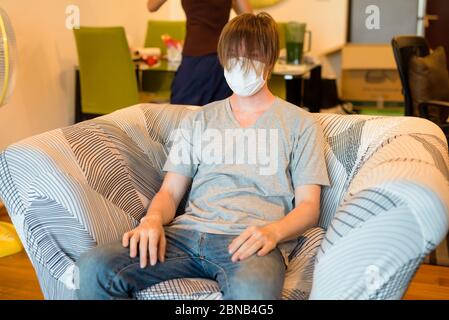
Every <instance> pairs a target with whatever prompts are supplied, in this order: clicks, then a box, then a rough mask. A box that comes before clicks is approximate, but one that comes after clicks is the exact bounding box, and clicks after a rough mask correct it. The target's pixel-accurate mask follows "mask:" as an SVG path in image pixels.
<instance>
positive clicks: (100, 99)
mask: <svg viewBox="0 0 449 320" xmlns="http://www.w3.org/2000/svg"><path fill="white" fill-rule="evenodd" d="M74 33H75V40H76V45H77V49H78V59H79V77H80V79H79V80H80V88H79V89H81V97H80V98H81V99H78V100H81V101H80V102H78V103H77V108H76V109H77V111H76V122H79V121H83V120H86V119H89V118H92V117H95V116H98V115H104V114H108V113H111V112H113V111H116V110H118V109H121V108H123V107H128V106H131V105H134V104H137V103H139V92H138V85H137V77H136V71H135V67H134V64H133V62H132V59H131V55H130V51H129V47H128V42H127V40H126V36H125V30H124V28H122V27H112V28H90V27H89V28H86V27H82V28H80V29H75V30H74ZM77 91H79V90H77ZM78 95H79V94H78Z"/></svg>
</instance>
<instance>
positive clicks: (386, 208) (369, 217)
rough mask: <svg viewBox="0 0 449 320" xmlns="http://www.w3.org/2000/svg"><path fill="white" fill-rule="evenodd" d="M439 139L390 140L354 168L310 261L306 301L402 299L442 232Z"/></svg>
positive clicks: (446, 193) (443, 159) (444, 161)
mask: <svg viewBox="0 0 449 320" xmlns="http://www.w3.org/2000/svg"><path fill="white" fill-rule="evenodd" d="M413 121H416V122H421V121H422V119H416V120H413ZM423 124H424V125H425V123H424V121H423ZM429 128H430V127H429ZM411 132H413V131H411ZM440 137H441V135H440V134H438V132H437V131H435V135H432V134H429V133H427V132H424V131H423V133H408V134H407V133H404V134H401V135H395V136H394V137H391V138H388V140H386V141H385V140H384V142H383V143H382V145H381V147H379V148H377V151H376V152H375V153H374V154H373V155H372V156H371V157H370V158H369V159H367V160H366V162H364V163H363V164H362V165H361V168H360V170H359V172H358V173H357V174H356V176H355V177H354V179H353V180H352V182H351V183H350V186H349V188H348V190H347V193H346V195H345V197H344V198H343V201H342V203H341V205H340V206H339V207H338V209H337V211H336V214H335V216H334V219H333V221H332V222H331V224H330V226H329V228H328V230H327V232H326V235H325V238H324V240H323V243H322V246H321V248H320V252H319V253H318V256H317V258H316V259H317V263H316V267H315V273H314V281H313V287H312V293H311V299H400V298H402V296H403V294H404V293H405V291H406V290H407V288H408V285H409V282H410V281H411V279H412V277H413V275H414V274H415V272H416V270H417V268H418V267H419V265H420V264H421V263H422V261H423V259H424V258H425V256H426V255H427V254H428V253H429V252H430V251H431V250H433V249H434V248H435V247H436V246H437V245H438V244H439V243H440V242H441V240H442V239H444V237H445V235H446V234H447V231H448V226H449V159H448V154H447V144H446V141H443V140H441V138H440Z"/></svg>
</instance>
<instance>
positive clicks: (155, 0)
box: [147, 0, 167, 12]
mask: <svg viewBox="0 0 449 320" xmlns="http://www.w3.org/2000/svg"><path fill="white" fill-rule="evenodd" d="M165 2H167V0H148V3H147V8H148V11H150V12H156V11H158V10H159V8H160V7H162V5H163V4H164V3H165Z"/></svg>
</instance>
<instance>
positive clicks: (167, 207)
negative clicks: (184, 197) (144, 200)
mask: <svg viewBox="0 0 449 320" xmlns="http://www.w3.org/2000/svg"><path fill="white" fill-rule="evenodd" d="M176 207H177V206H176V203H175V201H174V199H173V197H172V195H171V194H170V193H169V192H167V191H164V190H161V191H159V192H158V193H156V195H155V196H154V198H153V200H152V201H151V204H150V206H149V207H148V210H147V215H146V216H147V217H159V218H161V221H162V224H163V225H167V224H169V223H171V222H172V221H173V219H174V217H175V214H176Z"/></svg>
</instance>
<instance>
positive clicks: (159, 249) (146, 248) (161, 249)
mask: <svg viewBox="0 0 449 320" xmlns="http://www.w3.org/2000/svg"><path fill="white" fill-rule="evenodd" d="M166 244H167V242H166V239H165V232H164V227H163V222H162V218H161V217H159V216H156V215H155V216H147V217H145V219H143V220H142V221H141V223H140V225H139V226H138V227H137V228H135V229H133V230H131V231H129V232H127V233H125V234H124V235H123V239H122V245H123V246H124V247H125V248H127V247H128V246H129V252H130V257H131V258H135V257H136V256H137V250H139V255H140V267H141V268H145V267H146V266H147V263H148V257H149V260H150V264H151V265H152V266H154V265H156V263H157V261H158V259H159V261H160V262H164V260H165V248H166Z"/></svg>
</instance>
